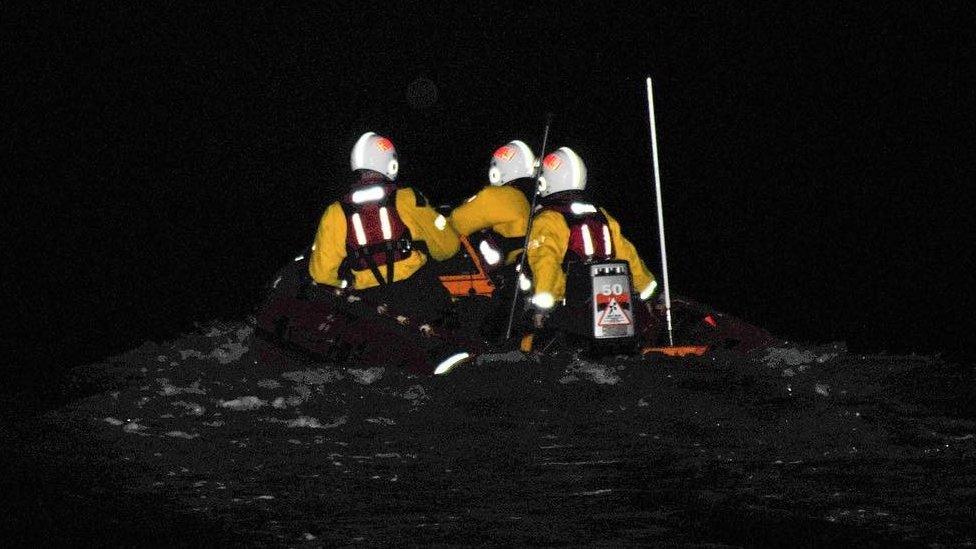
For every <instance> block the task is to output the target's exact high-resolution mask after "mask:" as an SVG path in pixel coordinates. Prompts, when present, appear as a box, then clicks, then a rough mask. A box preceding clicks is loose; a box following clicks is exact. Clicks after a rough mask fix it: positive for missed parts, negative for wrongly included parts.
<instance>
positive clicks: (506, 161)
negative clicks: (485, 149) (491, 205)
mask: <svg viewBox="0 0 976 549" xmlns="http://www.w3.org/2000/svg"><path fill="white" fill-rule="evenodd" d="M533 175H535V154H533V153H532V149H530V148H529V146H528V145H526V144H525V143H523V142H521V141H519V140H518V139H516V140H515V141H509V142H508V143H506V144H505V145H502V146H501V147H499V148H498V150H497V151H495V154H493V155H491V165H490V167H489V168H488V181H489V182H490V183H491V184H492V185H495V186H501V185H504V184H506V183H508V182H509V181H514V180H516V179H519V178H522V177H532V176H533Z"/></svg>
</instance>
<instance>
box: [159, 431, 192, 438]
mask: <svg viewBox="0 0 976 549" xmlns="http://www.w3.org/2000/svg"><path fill="white" fill-rule="evenodd" d="M165 436H168V437H172V438H185V439H187V440H193V439H195V438H197V437H199V436H200V435H199V434H198V433H193V434H190V433H187V432H184V431H168V432H167V433H165Z"/></svg>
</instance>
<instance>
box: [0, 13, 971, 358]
mask: <svg viewBox="0 0 976 549" xmlns="http://www.w3.org/2000/svg"><path fill="white" fill-rule="evenodd" d="M461 4H462V3H457V4H455V3H445V4H436V3H424V4H422V5H419V6H415V7H412V8H411V9H404V10H403V11H402V12H400V13H395V12H394V11H392V10H383V9H381V8H380V4H378V3H373V4H370V5H368V6H367V5H366V4H361V3H357V4H352V3H350V4H348V5H346V6H339V5H334V4H332V3H329V6H330V7H324V6H319V7H316V8H314V9H297V8H295V9H288V8H283V7H273V6H271V5H265V4H252V3H245V4H240V5H229V4H227V5H220V6H209V5H197V4H193V3H191V4H184V3H176V2H158V3H151V4H145V3H134V4H129V5H122V6H113V7H93V6H89V5H87V4H77V5H72V6H59V7H42V6H39V5H31V6H28V7H20V8H18V7H14V6H11V5H5V6H4V7H3V8H2V12H3V16H2V20H3V23H2V25H3V27H4V30H3V36H4V39H3V42H4V47H3V50H2V56H3V58H4V63H3V64H4V66H5V67H6V68H5V69H4V77H3V84H2V89H3V94H4V96H5V99H4V109H3V110H4V119H5V120H6V121H5V123H4V129H3V136H4V137H3V148H4V158H5V163H6V164H8V166H7V168H8V169H9V168H13V170H11V171H9V172H8V175H7V176H5V177H4V180H5V184H4V185H3V187H4V188H5V190H4V194H10V193H11V191H13V192H12V196H10V197H8V198H6V199H5V200H4V203H5V206H6V207H5V213H4V219H5V220H6V223H5V227H6V229H5V231H6V232H7V237H8V238H9V239H10V240H9V243H8V244H6V245H5V246H4V248H5V251H6V252H7V254H6V255H8V256H9V257H10V258H12V259H11V260H5V261H4V273H5V274H4V277H3V279H4V283H3V287H4V293H5V294H6V296H5V297H4V301H5V303H6V310H7V315H5V316H7V318H8V319H10V320H12V321H13V322H12V323H11V324H12V325H13V328H12V331H9V330H10V329H9V328H8V331H7V332H6V334H5V339H7V340H8V341H7V343H5V344H4V347H5V350H6V351H10V352H11V356H12V357H13V358H12V359H10V360H8V363H7V364H6V365H4V367H8V366H9V367H11V368H13V369H15V370H17V369H18V367H22V368H23V370H24V371H29V372H34V373H41V374H43V373H45V372H50V371H53V370H56V369H58V368H62V367H67V366H73V365H78V364H83V363H86V362H91V361H94V360H98V359H100V358H103V357H105V356H107V355H110V354H113V353H117V352H120V351H122V350H124V349H127V348H131V347H134V346H137V345H139V344H140V343H141V342H142V341H144V340H146V339H155V340H161V339H165V338H167V337H170V336H172V335H175V334H176V333H178V332H179V331H180V330H184V329H187V328H189V327H190V326H191V325H192V323H193V322H194V321H206V320H208V319H212V318H241V317H244V316H246V315H248V314H250V313H251V311H252V310H253V307H254V306H255V304H256V301H257V299H258V295H259V290H260V287H261V285H262V284H264V283H265V282H267V280H268V278H269V277H270V276H271V275H272V273H273V272H274V271H275V270H276V269H277V268H278V267H279V266H280V264H282V263H283V262H285V261H286V260H287V259H288V258H289V257H291V256H293V255H294V254H295V253H296V252H297V251H298V250H300V249H302V248H303V247H304V246H306V245H307V244H308V243H309V242H310V239H311V237H312V234H313V230H314V228H315V225H316V223H317V221H318V217H319V215H320V214H321V211H322V209H323V207H324V206H325V205H326V204H327V203H328V202H329V201H331V200H332V199H333V198H334V197H335V195H336V194H337V193H338V191H339V190H340V189H341V188H343V186H344V185H345V184H346V182H347V180H348V165H347V161H348V160H347V159H348V153H349V148H350V146H351V144H352V142H353V140H354V138H355V137H356V136H357V135H358V134H359V133H361V132H362V131H364V130H367V129H372V130H375V131H378V132H380V133H383V134H386V135H389V136H390V137H391V138H392V139H393V141H394V143H395V144H396V145H397V147H398V149H399V152H400V158H401V165H402V178H403V180H404V181H409V182H411V183H412V184H414V185H416V186H418V187H419V188H421V189H423V190H424V191H425V193H426V194H427V195H428V196H430V197H431V198H432V199H434V201H435V202H438V203H457V202H458V201H460V200H461V199H463V198H465V197H466V196H468V195H470V194H471V193H473V192H474V191H475V190H476V189H478V188H479V187H480V186H481V185H483V184H484V183H485V181H486V175H485V174H486V166H487V160H488V158H489V155H490V153H491V152H492V151H493V150H494V148H495V147H497V146H498V145H500V144H502V143H504V142H506V141H508V140H510V139H513V138H521V139H523V140H526V141H527V142H529V143H530V144H532V145H533V147H537V146H538V142H539V140H540V138H541V130H542V126H543V122H544V119H545V113H546V112H547V111H551V112H553V113H554V116H555V118H554V126H553V134H552V140H553V143H554V144H555V145H568V146H571V147H573V148H574V149H576V150H577V151H578V152H579V153H580V154H581V156H582V157H583V158H584V160H585V161H586V163H587V165H588V168H589V185H590V188H591V190H592V192H593V194H594V196H595V197H596V198H597V199H598V200H599V201H600V202H601V203H602V204H604V205H605V206H606V207H607V208H608V209H609V210H610V211H611V212H613V213H614V214H615V215H616V216H617V217H618V218H619V219H620V221H621V223H622V224H623V227H624V230H625V233H626V234H628V236H629V237H630V238H631V239H632V240H633V241H634V242H635V243H636V244H637V246H638V248H639V249H640V250H641V251H642V252H643V254H644V255H645V257H646V258H647V259H648V261H649V263H651V264H652V265H654V267H653V270H655V271H656V272H659V266H658V260H657V259H656V258H657V249H656V243H657V234H656V229H655V221H654V219H655V218H654V198H653V186H652V179H651V162H650V154H649V138H648V131H647V119H646V104H645V95H644V77H645V76H646V75H651V76H652V77H653V78H654V79H655V83H656V89H655V92H656V96H657V111H658V129H659V139H660V151H661V164H662V178H663V183H664V196H665V208H666V210H665V215H666V222H667V227H668V231H669V232H668V246H669V256H670V259H671V278H672V283H673V286H674V290H675V291H676V292H678V293H681V294H684V295H687V296H690V297H693V298H695V299H698V300H699V301H703V302H706V303H710V304H711V305H714V306H715V307H717V308H719V309H721V310H725V311H729V312H731V313H733V314H737V315H739V316H742V317H744V318H746V319H748V320H749V321H751V322H753V323H755V324H757V325H760V326H764V327H766V328H768V329H770V330H771V331H773V332H774V333H777V334H779V335H782V336H785V337H787V338H790V339H796V340H801V341H825V342H826V341H835V340H846V341H847V342H848V344H849V345H850V346H851V347H852V348H853V349H861V350H865V351H881V350H890V351H892V352H910V351H914V352H926V353H928V352H934V351H940V352H945V353H950V354H952V355H954V356H971V350H972V349H971V338H970V332H969V331H968V329H967V328H965V326H967V325H968V323H969V317H970V316H971V311H972V308H973V299H972V290H971V286H972V276H971V272H972V268H973V261H972V251H971V247H970V246H969V245H965V244H964V243H965V242H966V241H968V238H967V237H971V233H972V230H971V219H970V218H971V215H972V212H973V201H972V195H973V193H972V188H971V187H972V185H973V184H974V180H973V172H972V171H971V169H970V168H969V166H970V165H971V163H970V162H969V160H970V158H969V157H970V156H971V154H972V145H973V141H972V132H971V124H972V115H971V111H972V108H973V88H972V87H970V86H968V85H964V84H963V81H962V79H963V74H962V73H963V69H964V67H966V66H967V65H970V64H971V63H972V32H973V28H974V27H973V11H972V8H971V7H967V5H966V4H965V3H961V2H960V3H956V4H955V7H954V8H953V7H951V5H946V4H941V3H940V4H938V6H937V5H936V4H931V5H930V3H917V4H914V5H912V6H910V7H908V6H907V5H903V6H900V7H899V6H894V5H891V6H884V7H851V6H848V5H847V4H846V3H839V4H837V5H834V6H825V5H822V4H819V3H818V4H811V5H809V6H806V7H800V6H796V7H791V8H789V9H787V8H785V7H783V8H756V7H752V6H749V7H746V6H745V5H743V4H720V5H700V6H695V7H691V6H689V7H682V8H678V9H671V8H666V7H664V6H658V5H655V4H653V3H647V4H645V3H638V4H635V5H634V6H631V7H630V8H624V7H619V8H611V7H609V4H608V5H602V4H597V3H594V4H587V3H582V2H566V3H563V5H562V6H561V7H558V8H556V7H553V8H550V9H537V8H528V7H526V6H522V7H521V8H519V9H511V8H509V7H503V6H501V5H496V4H490V5H484V6H481V7H477V8H476V7H472V6H467V5H461ZM967 60H968V61H967ZM418 79H427V80H429V81H430V82H433V83H434V85H435V86H436V93H437V96H436V101H434V102H433V103H432V104H429V105H425V104H423V102H424V101H423V100H429V99H431V98H430V97H423V94H419V95H418V94H416V93H412V92H409V91H408V90H411V87H410V86H411V83H415V82H417V81H418ZM421 82H423V81H421ZM418 85H419V84H418ZM413 89H414V90H416V89H417V88H413ZM418 100H420V101H419V102H418ZM5 171H6V170H5ZM8 326H9V325H8Z"/></svg>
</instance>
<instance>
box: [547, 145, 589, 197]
mask: <svg viewBox="0 0 976 549" xmlns="http://www.w3.org/2000/svg"><path fill="white" fill-rule="evenodd" d="M585 188H586V165H585V164H583V159H581V158H580V157H579V155H578V154H576V153H575V152H573V149H570V148H569V147H560V148H559V149H557V150H556V151H555V152H552V153H550V154H547V155H546V157H545V158H544V159H543V160H542V177H540V178H539V192H540V193H541V194H542V196H549V195H550V194H554V193H558V192H562V191H571V190H579V191H582V190H583V189H585Z"/></svg>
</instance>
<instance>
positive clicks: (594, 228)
mask: <svg viewBox="0 0 976 549" xmlns="http://www.w3.org/2000/svg"><path fill="white" fill-rule="evenodd" d="M547 202H548V203H546V204H543V206H542V211H545V210H551V211H554V212H559V213H560V214H561V215H562V216H563V219H564V220H565V221H566V225H567V226H568V227H569V244H568V246H567V247H566V255H565V256H563V268H564V269H565V267H566V265H567V264H568V263H570V262H573V261H577V262H587V261H601V260H607V259H613V258H614V257H616V256H615V253H614V249H613V239H612V238H611V237H610V223H609V222H608V221H607V216H605V215H603V212H602V211H601V210H600V209H599V208H597V207H596V206H595V205H594V204H592V203H591V202H590V201H589V200H587V199H586V197H585V196H584V195H582V194H581V193H577V192H573V193H571V194H568V195H567V196H563V197H553V198H550V199H549V200H547Z"/></svg>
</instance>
